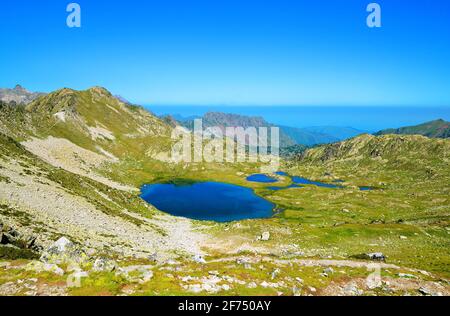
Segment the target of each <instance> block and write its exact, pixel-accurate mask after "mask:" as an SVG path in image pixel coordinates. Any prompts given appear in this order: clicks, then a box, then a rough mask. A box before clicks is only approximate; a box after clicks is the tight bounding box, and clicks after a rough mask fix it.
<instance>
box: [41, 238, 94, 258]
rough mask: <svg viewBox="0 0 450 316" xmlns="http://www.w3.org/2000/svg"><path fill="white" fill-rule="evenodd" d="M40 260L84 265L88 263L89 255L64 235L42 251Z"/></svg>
mask: <svg viewBox="0 0 450 316" xmlns="http://www.w3.org/2000/svg"><path fill="white" fill-rule="evenodd" d="M40 260H41V261H42V262H45V263H55V264H67V265H75V264H78V265H84V264H86V263H88V261H89V257H88V256H87V255H86V253H85V252H84V251H83V250H82V249H81V248H80V247H79V246H77V245H76V244H74V243H73V242H71V241H70V240H69V239H67V238H66V237H62V238H60V239H58V240H57V241H56V242H54V243H53V244H52V245H51V246H50V247H48V248H47V249H46V250H45V251H44V252H43V253H42V255H41V258H40Z"/></svg>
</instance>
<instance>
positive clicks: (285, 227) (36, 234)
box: [0, 87, 450, 295]
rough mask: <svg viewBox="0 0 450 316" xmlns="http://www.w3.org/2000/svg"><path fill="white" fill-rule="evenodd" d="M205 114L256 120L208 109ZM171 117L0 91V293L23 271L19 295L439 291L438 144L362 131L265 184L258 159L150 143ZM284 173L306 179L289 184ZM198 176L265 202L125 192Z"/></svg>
mask: <svg viewBox="0 0 450 316" xmlns="http://www.w3.org/2000/svg"><path fill="white" fill-rule="evenodd" d="M206 122H207V124H215V125H219V126H234V125H239V126H242V125H244V126H249V125H250V124H252V125H253V126H254V125H256V126H258V125H260V126H270V125H271V124H270V123H267V122H266V121H265V120H264V119H263V118H260V117H252V118H247V117H242V116H238V115H228V114H223V113H210V114H208V115H206ZM174 124H175V125H176V124H179V122H176V121H175V120H173V118H172V119H161V118H159V117H157V116H155V115H153V114H152V113H150V112H148V111H147V110H145V109H144V108H142V107H140V106H137V105H130V104H128V103H125V102H122V101H120V100H119V99H118V98H117V97H115V96H114V95H112V94H111V93H110V92H109V91H108V90H106V89H105V88H102V87H93V88H90V89H87V90H83V91H77V90H74V89H69V88H63V89H60V90H57V91H54V92H51V93H49V94H46V95H41V96H39V97H38V98H36V99H34V100H33V101H31V102H30V103H28V104H23V103H21V104H15V103H14V104H13V103H6V102H3V101H0V162H1V164H0V264H1V265H0V295H1V294H2V293H7V294H8V295H15V294H24V293H25V295H28V294H26V293H28V292H27V291H28V289H26V288H24V286H23V285H22V284H23V283H25V284H26V285H27V286H28V282H29V279H31V278H33V279H34V278H35V279H36V280H38V281H37V282H39V283H38V284H39V287H37V288H36V290H35V292H33V293H36V294H35V295H38V294H39V295H45V294H47V295H48V294H50V295H186V294H199V293H200V294H236V295H241V294H245V295H262V294H264V295H279V292H280V291H283V293H285V294H286V295H291V294H292V293H293V289H295V288H296V287H297V286H301V287H302V290H301V291H302V293H303V294H306V295H318V294H320V295H338V294H339V295H341V294H342V295H343V294H346V291H347V292H348V293H350V294H351V292H354V291H356V290H354V288H355V287H356V285H358V288H357V291H358V293H360V294H361V295H363V294H367V295H376V294H380V293H381V294H386V295H387V294H389V295H392V294H393V293H394V294H398V295H403V294H405V293H407V294H414V293H416V294H417V293H421V292H420V290H422V292H424V290H423V288H424V287H425V286H432V287H431V290H427V291H429V292H430V291H433V292H432V293H435V292H436V293H438V292H439V293H444V294H447V293H450V289H449V288H448V282H447V281H446V282H445V283H444V282H442V283H441V284H442V285H441V284H437V282H441V281H440V280H442V278H443V277H446V276H448V275H449V273H448V260H447V257H446V256H445V254H446V253H447V252H448V213H449V208H448V192H449V188H448V183H449V177H450V175H449V173H448V163H449V159H450V143H449V140H448V139H436V138H429V137H425V136H420V135H419V136H418V135H382V136H374V135H368V134H363V135H359V136H355V137H353V138H351V139H349V140H345V141H338V142H335V143H332V144H325V145H320V146H316V147H314V148H309V149H307V150H300V151H299V152H298V154H297V155H296V156H294V157H292V159H290V160H284V159H282V161H281V167H280V171H284V172H282V173H279V174H276V175H274V174H271V175H270V176H271V177H274V178H275V179H276V182H274V183H273V184H271V185H275V186H277V188H278V189H279V190H273V188H269V187H268V186H267V183H266V184H265V183H254V182H250V181H247V179H248V178H247V177H249V176H250V175H254V174H256V173H260V167H261V164H260V163H259V162H258V163H253V162H238V163H227V162H181V163H178V164H176V163H173V161H171V160H170V159H168V157H167V155H165V154H166V153H167V152H170V150H171V148H172V147H173V141H172V139H171V137H170V136H171V132H172V131H173V126H174ZM187 126H189V125H187ZM315 131H318V130H315ZM319 131H320V130H319ZM285 135H286V137H292V134H291V136H289V135H288V134H287V133H286V134H285ZM343 136H346V135H343ZM336 139H337V137H336ZM297 146H300V147H301V145H297ZM303 149H304V148H303ZM288 175H290V176H288ZM296 177H304V178H305V179H311V181H309V180H308V181H309V182H308V181H306V182H307V184H305V185H302V186H301V187H299V186H294V185H293V183H292V182H293V180H294V179H295V178H296ZM299 179H300V181H302V180H301V179H302V178H299ZM211 181H214V182H224V183H226V185H227V186H228V185H234V186H238V187H241V188H244V189H245V190H248V191H249V192H253V193H254V194H256V195H258V196H259V197H261V198H264V199H266V200H267V201H270V202H271V203H273V204H274V205H276V207H277V208H276V211H277V212H274V214H273V216H272V217H270V218H265V219H253V220H246V221H244V222H232V223H217V222H214V223H213V222H202V221H193V220H189V219H186V218H182V217H178V216H171V215H168V214H167V213H164V212H162V211H160V210H158V209H156V208H155V207H154V206H153V205H151V204H148V203H146V202H145V201H144V200H143V199H141V190H140V188H142V186H143V185H146V184H158V185H163V184H169V185H177V184H178V183H179V184H180V185H181V186H184V185H186V183H193V182H211ZM321 182H326V183H328V184H329V185H330V184H331V183H338V182H339V183H340V185H342V187H340V188H339V189H334V188H324V187H319V186H317V185H315V184H317V183H321ZM362 186H367V187H370V188H373V191H362V190H360V187H362ZM207 194H208V192H199V194H198V196H197V198H199V197H202V196H204V195H207ZM230 196H231V198H236V196H235V195H233V194H231V195H230ZM177 198H178V197H177V196H172V195H171V196H167V199H170V200H171V201H172V200H173V201H177ZM236 201H237V200H236ZM220 203H221V201H217V204H220ZM212 211H213V210H212ZM55 241H56V242H55ZM61 249H62V250H61ZM361 254H362V255H361ZM375 254H376V255H375ZM356 257H357V258H363V259H358V260H356V259H355V258H356ZM261 258H265V259H264V260H261ZM373 258H375V260H381V261H383V260H389V262H387V263H384V262H377V264H383V265H385V267H386V273H385V275H383V278H384V280H386V281H387V282H389V284H390V287H389V288H388V289H386V290H385V289H384V288H377V289H375V290H374V289H372V288H369V287H368V286H365V285H364V284H365V282H361V280H365V279H366V278H367V268H369V267H371V266H372V265H371V264H372V263H371V262H370V261H371V260H374V259H373ZM4 260H6V263H5V261H4ZM430 261H432V262H433V264H432V265H430ZM10 262H11V264H10ZM286 262H289V263H290V264H292V268H291V267H288V268H289V269H288V268H286V267H287V266H286ZM5 266H6V267H8V268H4V267H5ZM331 266H332V267H333V268H331ZM73 267H78V268H77V270H73ZM430 270H431V271H430ZM252 271H253V272H252ZM341 271H343V272H341ZM403 272H404V273H408V275H407V277H401V276H400V274H399V273H403ZM73 273H78V274H82V275H83V280H82V283H81V285H80V287H69V286H66V284H67V283H66V280H67V279H68V277H69V276H72V275H73ZM412 273H413V274H414V277H409V274H412ZM343 275H344V276H345V278H342V276H343ZM405 275H406V274H405ZM18 276H20V278H21V280H25V281H21V283H19V282H16V280H17V279H18ZM398 280H401V282H399V281H398ZM406 282H409V283H406ZM337 284H339V286H336V285H337ZM355 284H356V285H355ZM386 284H387V283H386ZM313 286H314V291H313V290H311V288H312V287H313ZM359 287H360V288H361V289H360V288H359ZM55 293H56V294H55ZM295 293H297V292H295ZM295 293H294V294H295ZM427 293H428V292H427ZM30 295H32V294H30Z"/></svg>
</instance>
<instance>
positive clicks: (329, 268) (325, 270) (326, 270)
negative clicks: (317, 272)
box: [323, 267, 334, 275]
mask: <svg viewBox="0 0 450 316" xmlns="http://www.w3.org/2000/svg"><path fill="white" fill-rule="evenodd" d="M323 273H325V274H327V275H328V274H333V273H334V270H333V268H331V267H328V268H326V269H324V270H323Z"/></svg>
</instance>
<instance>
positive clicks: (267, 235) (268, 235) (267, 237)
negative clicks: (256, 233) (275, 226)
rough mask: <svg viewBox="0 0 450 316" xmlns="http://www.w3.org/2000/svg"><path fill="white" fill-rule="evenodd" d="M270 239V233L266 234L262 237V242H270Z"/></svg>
mask: <svg viewBox="0 0 450 316" xmlns="http://www.w3.org/2000/svg"><path fill="white" fill-rule="evenodd" d="M269 239H270V233H269V232H264V233H262V235H261V240H262V241H268V240H269Z"/></svg>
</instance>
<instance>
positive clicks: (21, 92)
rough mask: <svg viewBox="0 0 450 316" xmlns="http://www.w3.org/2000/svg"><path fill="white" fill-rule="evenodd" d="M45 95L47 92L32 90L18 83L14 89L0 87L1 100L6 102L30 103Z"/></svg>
mask: <svg viewBox="0 0 450 316" xmlns="http://www.w3.org/2000/svg"><path fill="white" fill-rule="evenodd" d="M43 95H45V94H44V93H40V92H30V91H28V90H27V89H25V88H23V87H22V86H20V85H16V86H15V87H14V89H3V88H0V101H3V102H5V103H10V102H15V103H17V104H28V103H30V102H32V101H33V100H35V99H37V98H39V97H40V96H43Z"/></svg>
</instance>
